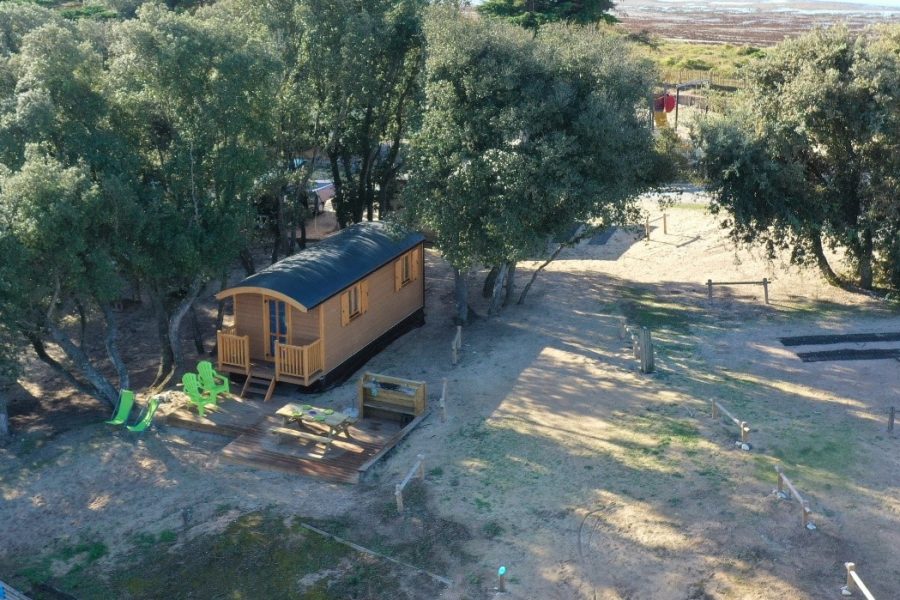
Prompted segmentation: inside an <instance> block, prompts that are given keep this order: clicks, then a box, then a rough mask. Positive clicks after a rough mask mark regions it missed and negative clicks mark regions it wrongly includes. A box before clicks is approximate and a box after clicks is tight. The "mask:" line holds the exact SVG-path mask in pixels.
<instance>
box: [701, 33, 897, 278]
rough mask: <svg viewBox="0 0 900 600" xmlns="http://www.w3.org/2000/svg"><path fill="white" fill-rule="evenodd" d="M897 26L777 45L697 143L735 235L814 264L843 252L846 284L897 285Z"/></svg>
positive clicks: (824, 265) (826, 268) (830, 271)
mask: <svg viewBox="0 0 900 600" xmlns="http://www.w3.org/2000/svg"><path fill="white" fill-rule="evenodd" d="M898 41H900V28H898V27H896V26H894V27H881V28H877V29H874V30H871V31H867V32H864V33H861V34H854V33H851V32H849V31H848V30H847V29H846V28H843V27H834V28H831V29H826V30H817V31H814V32H812V33H810V34H807V35H805V36H802V37H799V38H796V39H793V40H788V41H786V42H783V43H782V44H781V45H779V46H778V47H776V48H774V49H772V50H771V51H769V52H768V53H767V55H766V57H765V58H764V59H762V60H760V61H759V62H757V63H755V64H754V65H753V66H752V67H751V69H750V71H749V78H748V86H747V90H746V92H745V93H744V94H743V96H742V97H741V98H740V99H739V100H738V102H737V103H736V105H735V106H734V107H733V109H732V110H731V111H730V114H729V115H728V116H726V117H724V118H718V119H710V120H709V121H707V122H705V123H703V124H702V126H701V127H700V129H699V131H698V135H697V139H698V142H699V145H700V148H701V150H702V152H703V157H704V158H703V161H702V162H703V167H704V169H705V171H706V174H707V176H708V177H709V179H710V181H711V182H712V188H713V192H714V195H715V202H714V205H713V207H714V209H715V210H717V211H721V212H722V213H724V214H726V215H727V217H726V219H725V221H724V222H723V225H724V226H725V227H727V228H728V229H729V230H730V232H731V235H732V237H733V238H734V240H735V241H737V242H740V243H746V244H762V245H764V247H765V248H766V249H767V250H768V252H769V253H770V255H773V256H774V254H775V253H776V251H778V250H782V249H786V250H789V251H790V252H791V257H792V260H793V261H794V262H797V263H804V262H814V263H816V264H818V265H819V267H820V268H821V269H822V270H823V272H824V273H825V275H826V276H827V277H828V278H829V279H830V280H831V281H834V282H837V281H838V276H837V275H836V274H835V269H834V268H832V266H831V265H830V264H829V262H828V259H827V257H826V254H825V252H824V249H825V248H827V247H829V246H832V247H840V248H843V249H844V250H845V251H846V252H845V256H846V257H847V259H848V262H849V263H850V265H851V268H852V270H853V279H854V280H855V283H856V284H858V285H859V286H860V287H862V288H865V289H870V288H872V287H873V285H875V284H876V283H878V284H880V285H889V286H891V287H894V288H895V289H896V288H898V287H900V251H898V250H900V209H898V203H897V200H896V198H897V195H898V192H900V187H898V183H900V182H898V173H900V162H898V161H900V158H898V157H900V106H898V104H897V98H900V60H898V52H900V43H898Z"/></svg>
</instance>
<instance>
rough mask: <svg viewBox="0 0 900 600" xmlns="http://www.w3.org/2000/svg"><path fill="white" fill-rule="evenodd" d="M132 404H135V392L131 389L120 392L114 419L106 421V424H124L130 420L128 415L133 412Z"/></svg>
mask: <svg viewBox="0 0 900 600" xmlns="http://www.w3.org/2000/svg"><path fill="white" fill-rule="evenodd" d="M132 406H134V392H132V391H131V390H122V391H121V392H119V402H118V403H117V404H116V410H115V411H113V417H112V419H110V420H108V421H106V424H107V425H122V424H123V423H125V422H126V421H128V415H130V414H131V407H132Z"/></svg>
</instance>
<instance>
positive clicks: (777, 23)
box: [615, 0, 900, 46]
mask: <svg viewBox="0 0 900 600" xmlns="http://www.w3.org/2000/svg"><path fill="white" fill-rule="evenodd" d="M873 2H874V0H873ZM615 14H616V16H617V17H618V18H619V19H620V20H621V22H622V25H623V27H625V29H627V30H628V31H630V32H632V33H641V32H646V33H649V34H651V35H655V36H659V37H661V38H664V39H667V40H681V41H690V42H699V43H707V44H709V43H727V44H732V45H734V46H746V45H752V46H771V45H773V44H776V43H778V42H780V41H781V40H783V39H784V38H786V37H792V36H795V35H799V34H801V33H804V32H806V31H809V30H811V29H813V28H815V27H817V26H818V27H821V26H828V25H832V24H835V23H838V22H844V23H846V24H847V25H848V26H849V27H850V28H851V29H863V28H864V27H867V26H869V25H873V24H877V23H887V22H895V23H900V8H897V7H893V8H888V7H876V6H866V5H859V4H849V3H840V2H803V1H797V0H788V1H787V2H779V3H771V4H769V3H766V2H761V3H746V2H744V3H742V2H733V3H729V2H727V1H720V2H701V1H694V2H667V1H665V0H623V1H622V2H620V3H619V4H618V6H617V8H616V11H615Z"/></svg>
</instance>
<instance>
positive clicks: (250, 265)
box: [238, 248, 256, 277]
mask: <svg viewBox="0 0 900 600" xmlns="http://www.w3.org/2000/svg"><path fill="white" fill-rule="evenodd" d="M238 256H239V258H240V259H241V266H242V267H244V273H246V275H247V277H250V276H251V275H253V274H254V273H256V264H255V263H254V261H253V254H251V252H250V250H248V249H247V248H244V249H243V250H241V252H240V254H239V255H238Z"/></svg>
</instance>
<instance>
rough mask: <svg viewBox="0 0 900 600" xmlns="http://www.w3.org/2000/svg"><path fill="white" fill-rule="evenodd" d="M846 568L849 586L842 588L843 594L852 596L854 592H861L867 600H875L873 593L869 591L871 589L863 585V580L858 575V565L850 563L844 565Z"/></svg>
mask: <svg viewBox="0 0 900 600" xmlns="http://www.w3.org/2000/svg"><path fill="white" fill-rule="evenodd" d="M844 568H845V569H847V585H845V586H844V587H842V588H841V594H842V595H844V596H852V595H853V592H859V593H860V594H862V595H863V598H865V599H866V600H875V596H873V595H872V592H870V591H869V588H867V587H866V584H865V583H863V580H862V579H861V578H860V577H859V574H857V572H856V565H855V564H853V563H852V562H848V563H844Z"/></svg>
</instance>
